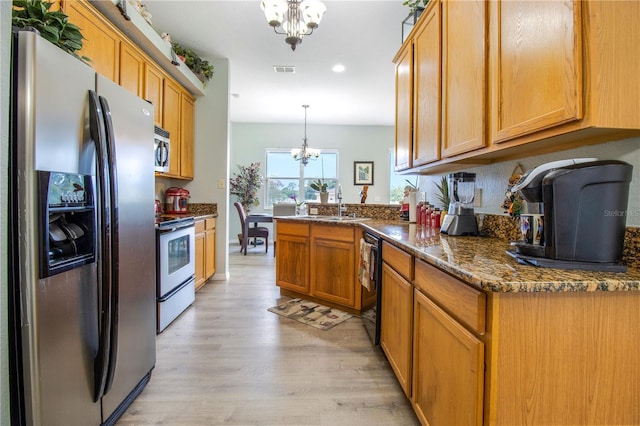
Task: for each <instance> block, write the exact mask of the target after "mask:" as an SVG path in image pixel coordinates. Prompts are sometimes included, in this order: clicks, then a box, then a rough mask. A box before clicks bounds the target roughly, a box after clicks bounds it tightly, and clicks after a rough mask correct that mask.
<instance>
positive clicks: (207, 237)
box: [204, 229, 216, 279]
mask: <svg viewBox="0 0 640 426" xmlns="http://www.w3.org/2000/svg"><path fill="white" fill-rule="evenodd" d="M204 241H205V242H204V244H205V247H204V252H205V260H204V276H205V277H206V278H207V279H209V278H211V276H213V274H215V272H216V230H215V229H208V230H206V231H205V234H204Z"/></svg>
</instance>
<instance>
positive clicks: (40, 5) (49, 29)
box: [11, 0, 91, 63]
mask: <svg viewBox="0 0 640 426" xmlns="http://www.w3.org/2000/svg"><path fill="white" fill-rule="evenodd" d="M52 6H53V3H50V2H48V1H42V0H13V10H12V15H11V25H13V26H14V27H17V28H25V29H26V28H34V29H36V30H38V33H39V34H40V36H42V37H43V38H44V39H46V40H47V41H49V42H51V43H53V44H55V45H56V46H58V47H59V48H60V49H62V50H64V51H65V52H67V53H69V54H71V55H73V56H75V57H76V58H78V59H80V60H82V61H84V62H86V63H90V62H91V59H89V58H88V57H86V56H80V55H78V54H77V53H76V52H77V51H79V50H82V40H83V39H84V37H83V36H82V32H81V31H80V28H78V26H77V25H74V24H72V23H70V22H69V17H68V16H67V15H66V14H64V13H63V12H60V11H52V10H50V9H51V7H52Z"/></svg>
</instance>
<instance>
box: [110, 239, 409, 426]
mask: <svg viewBox="0 0 640 426" xmlns="http://www.w3.org/2000/svg"><path fill="white" fill-rule="evenodd" d="M239 248H240V246H239V245H237V244H236V245H232V246H231V249H230V250H231V254H230V267H229V269H230V271H229V272H230V276H231V278H230V279H229V280H228V281H209V282H208V283H207V284H206V285H205V286H204V287H203V288H202V289H201V290H200V291H198V293H197V294H196V302H195V303H194V304H193V306H191V307H190V308H189V309H187V311H185V312H184V313H183V314H182V315H181V316H180V317H179V318H178V319H177V320H176V321H175V322H174V323H173V324H171V325H170V326H169V327H168V328H167V329H166V330H165V331H164V332H163V333H162V334H160V335H159V336H158V338H157V361H156V368H155V370H154V371H153V374H152V377H151V382H150V383H149V384H148V385H147V387H146V389H145V390H144V391H143V393H142V394H141V395H140V396H139V397H138V399H137V400H136V401H135V402H134V403H133V404H132V405H131V407H129V409H128V410H127V412H126V413H125V414H124V415H123V416H122V418H121V419H120V421H119V422H118V425H150V424H165V425H227V424H229V425H366V426H371V425H418V424H419V422H418V420H417V419H416V417H415V415H414V413H413V410H412V408H411V404H410V403H409V401H408V400H407V398H406V397H405V396H404V394H403V393H402V390H401V389H400V386H399V385H398V383H397V381H396V379H395V376H394V375H393V372H392V371H391V368H390V367H389V365H388V363H387V362H386V360H385V359H384V355H383V354H382V353H381V352H380V350H379V349H378V348H375V349H374V348H373V347H372V345H371V342H370V340H369V338H368V335H367V333H366V331H365V330H364V327H363V325H362V322H361V319H360V318H357V317H353V318H351V319H349V320H347V321H346V322H344V323H342V324H339V325H338V326H336V327H334V328H333V329H331V330H329V331H320V330H316V329H315V328H313V327H310V326H306V325H303V324H300V323H298V322H296V321H293V320H290V319H286V318H282V317H280V316H278V315H276V314H273V313H271V312H268V311H267V308H269V307H271V306H274V305H276V304H277V303H278V302H279V300H280V294H279V290H278V288H277V287H276V286H275V260H274V257H273V253H272V252H271V250H272V248H271V247H270V249H269V253H268V254H265V253H264V252H263V251H262V250H264V249H263V248H261V247H259V248H254V249H251V248H250V249H249V254H248V255H247V256H244V255H240V254H239Z"/></svg>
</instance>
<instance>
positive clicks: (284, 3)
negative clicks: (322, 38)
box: [260, 0, 327, 50]
mask: <svg viewBox="0 0 640 426" xmlns="http://www.w3.org/2000/svg"><path fill="white" fill-rule="evenodd" d="M260 7H261V8H262V11H263V12H264V15H265V17H266V18H267V22H268V23H269V25H271V26H272V27H273V30H274V31H275V32H276V34H283V35H286V36H287V37H286V38H285V39H284V41H285V42H286V43H287V44H289V45H290V46H291V50H296V46H297V45H298V44H300V43H302V37H304V36H306V35H311V33H313V30H315V29H316V28H318V25H320V21H321V20H322V16H323V15H324V13H325V12H326V11H327V7H326V6H325V5H324V3H322V1H320V0H263V1H262V2H261V4H260ZM278 29H280V31H278Z"/></svg>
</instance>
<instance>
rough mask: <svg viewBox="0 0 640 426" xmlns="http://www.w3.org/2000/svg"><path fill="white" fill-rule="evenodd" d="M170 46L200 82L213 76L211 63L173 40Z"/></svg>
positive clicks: (204, 81)
mask: <svg viewBox="0 0 640 426" xmlns="http://www.w3.org/2000/svg"><path fill="white" fill-rule="evenodd" d="M171 46H172V47H173V51H174V52H176V55H178V56H179V57H180V59H182V60H183V61H184V63H185V64H186V65H187V67H189V69H190V70H191V71H193V73H194V74H195V75H196V77H198V79H200V81H201V82H202V83H204V84H206V82H207V81H209V80H211V77H213V65H211V64H210V63H209V61H205V60H203V59H202V58H200V56H198V55H197V54H196V53H195V52H194V51H193V50H191V49H187V48H185V47H183V46H181V45H180V44H178V43H175V42H173V43H171ZM183 58H184V59H183Z"/></svg>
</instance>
